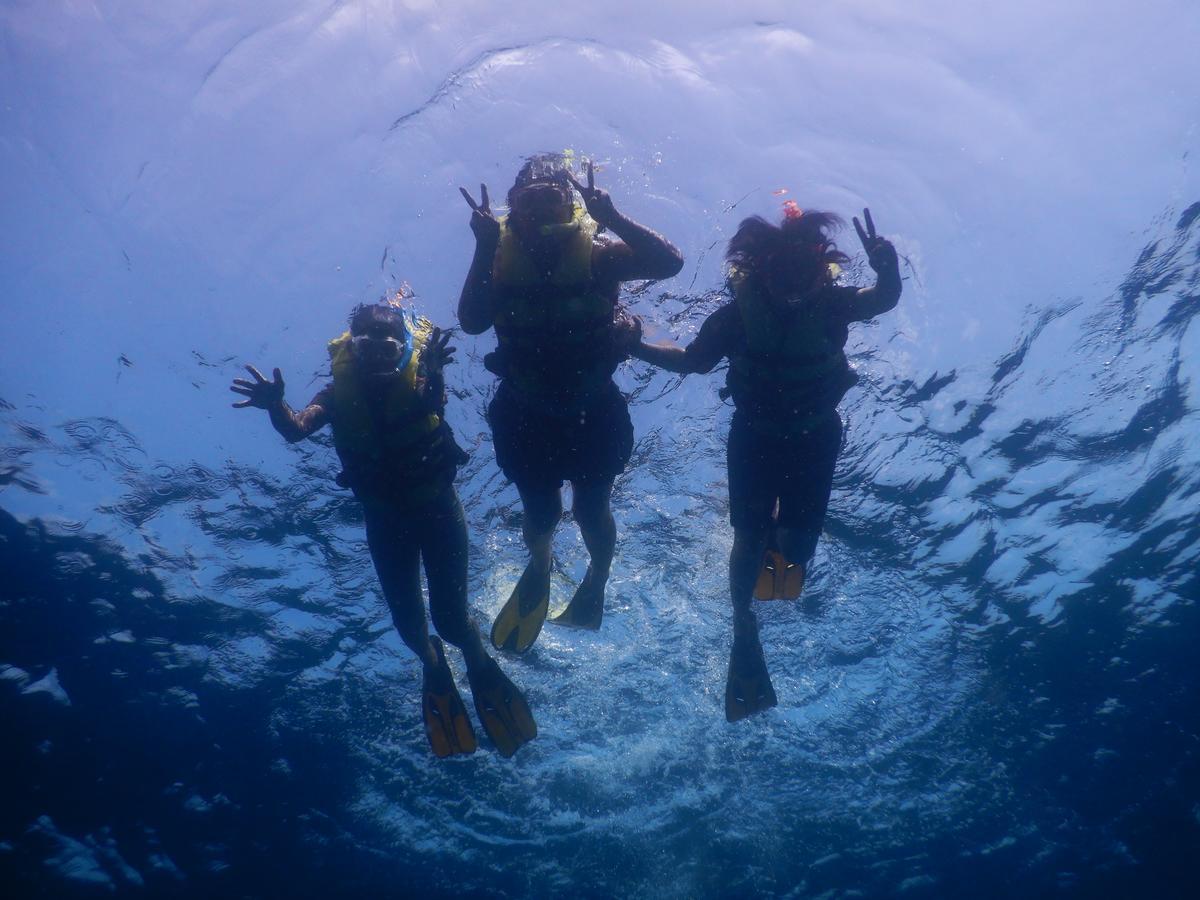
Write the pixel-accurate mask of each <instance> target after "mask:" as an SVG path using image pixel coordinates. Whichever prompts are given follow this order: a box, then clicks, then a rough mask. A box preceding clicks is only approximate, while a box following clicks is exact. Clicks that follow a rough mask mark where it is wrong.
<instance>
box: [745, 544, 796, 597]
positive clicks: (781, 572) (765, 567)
mask: <svg viewBox="0 0 1200 900" xmlns="http://www.w3.org/2000/svg"><path fill="white" fill-rule="evenodd" d="M803 591H804V564H803V563H790V562H788V561H787V558H786V557H785V556H784V555H783V554H782V553H780V552H779V551H778V550H767V552H766V553H764V554H763V564H762V568H761V569H760V570H759V572H758V580H757V581H755V583H754V599H755V600H799V599H800V594H801V593H802V592H803Z"/></svg>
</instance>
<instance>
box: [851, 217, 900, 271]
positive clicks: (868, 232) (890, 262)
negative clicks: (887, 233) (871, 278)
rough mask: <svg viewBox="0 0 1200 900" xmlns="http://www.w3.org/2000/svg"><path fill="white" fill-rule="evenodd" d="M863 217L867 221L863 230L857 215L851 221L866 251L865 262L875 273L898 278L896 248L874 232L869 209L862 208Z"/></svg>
mask: <svg viewBox="0 0 1200 900" xmlns="http://www.w3.org/2000/svg"><path fill="white" fill-rule="evenodd" d="M863 219H864V220H865V221H866V223H867V227H866V229H865V230H864V229H863V226H862V223H861V222H859V221H858V216H855V217H854V220H853V221H854V230H855V231H857V232H858V239H859V240H860V241H862V245H863V249H864V250H866V251H867V262H869V263H870V264H871V268H872V269H874V270H875V272H876V273H877V274H879V275H893V274H894V275H895V276H896V277H897V278H898V277H899V275H900V260H899V259H898V258H897V256H896V248H895V247H894V246H892V242H891V241H889V240H888V239H887V238H883V237H880V236H879V235H878V234H876V233H875V222H874V220H872V218H871V210H869V209H865V208H864V209H863Z"/></svg>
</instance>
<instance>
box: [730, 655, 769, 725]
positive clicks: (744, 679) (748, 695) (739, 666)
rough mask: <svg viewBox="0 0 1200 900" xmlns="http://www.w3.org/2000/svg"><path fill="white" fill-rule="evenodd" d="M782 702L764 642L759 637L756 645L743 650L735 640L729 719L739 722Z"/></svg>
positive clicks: (731, 657) (731, 668)
mask: <svg viewBox="0 0 1200 900" xmlns="http://www.w3.org/2000/svg"><path fill="white" fill-rule="evenodd" d="M778 702H779V701H778V700H777V699H776V697H775V688H774V686H773V685H772V684H771V676H770V674H768V672H767V661H766V660H765V659H764V658H763V652H762V645H761V644H759V643H758V641H757V640H756V641H755V642H754V646H753V647H746V648H744V649H742V650H741V652H739V649H738V647H737V645H736V644H735V645H734V648H733V651H732V652H731V653H730V654H729V677H728V679H727V680H726V682H725V720H726V721H728V722H737V721H738V720H740V719H744V718H746V717H747V716H752V715H754V714H755V713H757V712H763V711H764V710H768V709H770V708H771V707H772V706H775V705H776V704H777V703H778Z"/></svg>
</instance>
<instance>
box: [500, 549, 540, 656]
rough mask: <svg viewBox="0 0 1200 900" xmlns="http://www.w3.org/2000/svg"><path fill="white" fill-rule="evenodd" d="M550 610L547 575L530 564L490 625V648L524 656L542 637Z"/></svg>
mask: <svg viewBox="0 0 1200 900" xmlns="http://www.w3.org/2000/svg"><path fill="white" fill-rule="evenodd" d="M549 608H550V572H549V571H546V572H539V571H538V570H537V569H536V568H535V567H534V565H533V563H532V562H530V563H529V565H527V566H526V567H525V571H524V572H523V573H522V574H521V580H520V581H518V582H517V586H516V587H515V588H513V592H512V596H510V597H509V598H508V602H507V603H505V604H504V606H503V607H502V608H501V610H500V614H499V615H498V616H496V621H495V622H493V623H492V646H493V647H495V648H496V649H497V650H507V651H509V652H510V653H524V652H525V651H526V650H528V649H529V648H530V647H532V646H533V642H534V641H536V640H537V636H538V635H539V634H541V633H542V625H543V624H545V621H546V611H547V610H548V609H549Z"/></svg>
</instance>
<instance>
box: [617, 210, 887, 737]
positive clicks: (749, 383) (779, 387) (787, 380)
mask: <svg viewBox="0 0 1200 900" xmlns="http://www.w3.org/2000/svg"><path fill="white" fill-rule="evenodd" d="M785 209H786V215H785V218H784V220H783V222H782V224H780V225H778V226H776V225H772V224H770V223H769V222H767V221H766V220H764V219H762V218H760V217H758V216H754V217H752V218H749V219H745V220H744V221H743V222H742V223H741V224H740V225H739V226H738V230H737V233H736V234H734V236H733V238H732V239H731V240H730V242H729V248H728V251H727V252H726V258H727V259H728V260H729V262H730V271H729V287H730V290H731V293H732V295H733V300H732V302H731V303H728V304H726V305H725V306H723V307H721V308H720V309H718V310H717V311H716V312H714V313H713V314H712V315H711V316H709V317H708V319H706V320H705V322H704V324H703V325H702V326H701V327H700V332H699V334H697V335H696V339H695V340H694V341H693V342H692V343H691V344H689V345H688V347H687V348H686V349H682V348H680V347H678V346H675V345H673V344H670V343H669V342H665V343H662V344H651V343H647V342H645V341H642V342H641V343H640V344H638V345H637V346H635V347H633V348H632V349H631V351H630V352H631V354H632V355H633V356H636V357H638V358H639V359H643V360H646V361H647V362H650V363H653V364H655V365H658V366H661V367H663V368H664V369H668V370H669V371H672V372H680V373H690V372H710V371H712V369H713V367H714V366H716V365H717V363H718V362H720V361H721V360H722V359H724V358H728V359H729V370H728V374H727V375H726V386H725V388H724V389H723V390H722V391H721V397H722V399H725V398H727V397H732V398H733V402H734V406H735V411H734V414H733V423H732V425H731V427H730V429H729V444H728V464H729V519H730V524H731V525H732V526H733V550H732V552H731V553H730V557H729V589H730V594H731V597H732V600H733V647H732V650H731V653H730V657H729V677H728V681H727V683H726V688H725V717H726V718H727V719H728V720H729V721H730V722H735V721H737V720H738V719H743V718H745V717H746V716H749V715H752V714H753V713H756V712H759V711H761V710H765V709H769V708H770V707H772V706H774V705H775V704H776V698H775V689H774V687H773V686H772V685H771V678H770V675H769V674H768V672H767V665H766V660H765V659H764V658H763V651H762V644H761V643H760V641H759V637H758V622H757V620H756V619H755V616H754V612H753V609H752V606H751V597H752V596H755V595H757V596H758V597H760V598H763V599H771V598H776V597H789V598H792V599H795V598H797V597H799V596H800V592H801V590H802V589H803V584H804V574H805V569H806V567H807V566H808V564H809V561H810V560H811V559H812V555H813V551H814V550H815V549H816V546H817V540H818V538H819V537H820V535H821V528H822V525H823V522H824V520H825V510H826V507H827V506H828V505H829V494H830V491H831V490H832V487H833V472H834V465H835V463H836V462H837V456H838V452H839V450H840V449H841V443H842V420H841V418H840V417H839V415H838V412H837V405H838V403H839V402H841V399H842V397H843V396H845V394H846V392H847V391H848V390H849V389H850V388H851V387H852V386H853V385H854V384H855V383H856V381H857V380H858V376H857V375H855V373H854V370H853V369H852V368H851V367H850V364H849V361H848V360H847V359H846V354H845V350H844V348H845V346H846V340H847V338H848V336H849V328H848V326H849V324H850V323H851V322H865V321H867V320H869V319H871V318H874V317H875V316H878V315H880V314H882V313H885V312H888V311H889V310H891V309H893V308H895V306H896V303H897V302H898V301H899V299H900V267H899V263H898V260H897V257H896V249H895V247H893V246H892V244H891V243H890V242H889V241H887V240H886V239H884V238H882V237H879V236H878V235H877V234H876V233H875V223H874V222H873V221H872V219H871V213H870V211H869V210H865V209H864V210H863V219H864V220H865V222H866V228H865V229H864V228H863V226H862V225H861V224H860V223H859V221H858V219H857V218H855V219H854V227H855V229H856V230H857V232H858V237H859V240H861V241H862V244H863V247H864V249H865V250H866V252H867V259H868V260H869V262H870V264H871V268H872V269H874V270H875V272H876V275H877V278H876V282H875V286H874V287H871V288H855V287H848V286H841V285H838V284H835V282H834V278H835V275H836V273H837V271H838V270H837V266H838V264H839V263H844V262H846V261H847V259H848V258H847V257H846V255H845V254H843V253H841V252H839V251H838V250H837V248H836V247H835V246H834V244H833V242H832V241H831V240H830V237H829V232H830V231H831V230H832V229H833V228H834V227H835V226H837V225H839V224H841V220H840V219H839V218H838V217H837V216H835V215H833V214H831V213H824V212H811V211H810V212H801V211H800V209H799V208H798V207H796V206H795V205H794V204H791V205H788V206H787V207H786V208H785Z"/></svg>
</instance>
